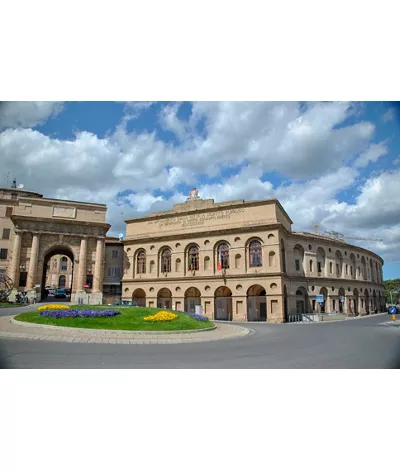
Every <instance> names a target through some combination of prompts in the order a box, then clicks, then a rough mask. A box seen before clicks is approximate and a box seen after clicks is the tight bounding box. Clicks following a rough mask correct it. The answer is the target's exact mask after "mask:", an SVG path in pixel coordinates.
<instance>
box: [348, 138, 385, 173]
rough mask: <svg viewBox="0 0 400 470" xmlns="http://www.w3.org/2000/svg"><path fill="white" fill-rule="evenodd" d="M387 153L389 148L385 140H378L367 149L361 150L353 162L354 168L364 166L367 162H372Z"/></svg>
mask: <svg viewBox="0 0 400 470" xmlns="http://www.w3.org/2000/svg"><path fill="white" fill-rule="evenodd" d="M388 153H389V150H388V148H387V146H386V143H385V142H379V144H371V145H370V146H369V147H368V149H367V150H366V151H365V152H363V153H362V154H361V155H360V156H359V157H358V158H357V159H356V161H355V162H354V166H355V167H356V168H365V167H366V166H368V164H369V163H370V162H371V163H374V162H376V161H377V160H379V158H381V157H384V156H385V155H387V154H388Z"/></svg>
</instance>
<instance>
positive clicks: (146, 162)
mask: <svg viewBox="0 0 400 470" xmlns="http://www.w3.org/2000/svg"><path fill="white" fill-rule="evenodd" d="M399 126H400V114H399V107H398V104H397V103H393V102H366V103H347V102H323V103H314V102H302V103H294V102H283V103H276V102H272V103H265V102H247V103H246V102H209V103H207V102H195V103H189V102H183V103H177V102H51V103H50V102H6V103H3V104H2V105H1V108H0V151H1V154H0V155H1V158H2V170H3V171H2V176H3V180H4V181H2V183H1V184H2V185H3V184H5V183H6V177H7V174H10V175H11V177H12V176H15V177H16V178H17V179H18V181H19V182H23V183H24V184H25V187H28V188H29V189H32V190H36V191H39V192H42V193H43V194H45V195H46V196H49V197H50V196H52V197H61V198H66V199H75V200H76V199H78V200H88V201H98V202H103V203H105V204H107V205H108V207H109V209H108V213H109V215H108V217H109V222H110V223H112V225H113V229H112V230H113V233H114V234H115V233H119V232H121V231H122V232H123V231H124V222H123V220H124V219H126V218H130V217H135V216H141V215H145V214H147V213H149V212H152V211H156V210H166V209H169V208H172V206H173V204H174V203H176V202H180V201H182V200H184V199H185V198H186V197H187V194H188V192H189V190H190V189H191V188H192V187H193V186H196V187H197V188H198V189H199V192H200V195H201V196H202V197H203V198H206V197H207V198H208V197H212V198H214V199H215V200H216V201H227V200H232V199H263V198H269V197H277V198H278V199H279V200H280V201H281V203H282V204H283V206H284V207H285V209H286V210H287V212H288V213H289V215H290V216H291V218H292V219H293V221H294V225H293V230H308V231H313V226H314V224H319V226H320V230H321V231H322V232H323V231H324V230H336V231H339V232H341V233H344V234H345V235H348V236H356V237H377V238H382V239H383V242H370V241H363V242H355V243H357V244H360V245H361V246H364V247H365V248H367V249H371V250H373V251H375V252H377V253H378V254H380V255H381V256H382V257H383V258H384V260H385V265H384V276H385V278H394V277H400V255H399V253H398V252H399V250H398V247H399V243H400V196H399V194H398V193H399V191H398V186H399V181H400V137H399V136H400V132H399ZM49 174H51V175H52V176H51V178H49Z"/></svg>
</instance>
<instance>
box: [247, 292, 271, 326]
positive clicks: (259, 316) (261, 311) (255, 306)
mask: <svg viewBox="0 0 400 470" xmlns="http://www.w3.org/2000/svg"><path fill="white" fill-rule="evenodd" d="M247 320H248V321H267V297H266V292H265V289H264V287H263V286H260V285H259V284H255V285H253V286H251V287H249V289H248V290H247Z"/></svg>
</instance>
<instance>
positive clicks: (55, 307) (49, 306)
mask: <svg viewBox="0 0 400 470" xmlns="http://www.w3.org/2000/svg"><path fill="white" fill-rule="evenodd" d="M70 309H71V307H68V305H61V304H46V305H42V306H41V307H39V308H38V310H39V311H40V312H41V311H42V310H70Z"/></svg>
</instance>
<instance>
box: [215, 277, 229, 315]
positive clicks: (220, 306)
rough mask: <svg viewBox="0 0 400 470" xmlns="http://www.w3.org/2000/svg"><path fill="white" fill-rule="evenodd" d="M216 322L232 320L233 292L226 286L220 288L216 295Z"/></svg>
mask: <svg viewBox="0 0 400 470" xmlns="http://www.w3.org/2000/svg"><path fill="white" fill-rule="evenodd" d="M214 311H215V319H216V320H228V321H230V320H232V292H231V290H230V289H229V288H228V287H226V286H221V287H218V289H217V290H216V291H215V294H214Z"/></svg>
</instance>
